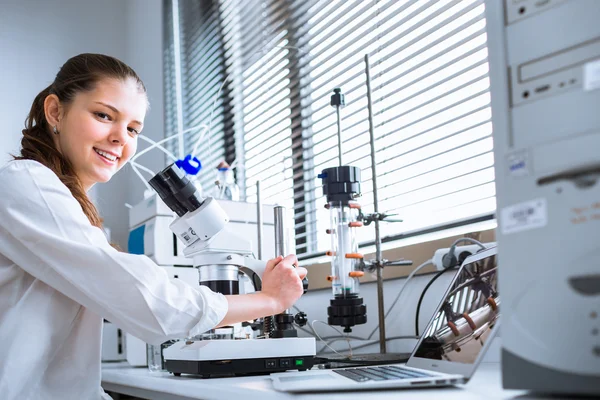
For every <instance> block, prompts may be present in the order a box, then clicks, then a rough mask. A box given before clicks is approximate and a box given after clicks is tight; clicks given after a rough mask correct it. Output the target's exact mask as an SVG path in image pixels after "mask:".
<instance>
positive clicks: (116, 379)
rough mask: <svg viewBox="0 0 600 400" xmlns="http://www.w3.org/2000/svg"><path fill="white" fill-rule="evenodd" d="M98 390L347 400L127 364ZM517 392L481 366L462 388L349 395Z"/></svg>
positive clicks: (255, 381)
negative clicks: (152, 370)
mask: <svg viewBox="0 0 600 400" xmlns="http://www.w3.org/2000/svg"><path fill="white" fill-rule="evenodd" d="M102 387H103V388H104V390H106V391H112V392H116V393H122V394H128V395H132V396H138V397H143V398H147V399H161V400H162V399H166V400H182V399H219V400H222V399H233V398H243V399H255V398H260V399H261V400H268V399H297V400H304V399H306V400H308V399H327V400H348V392H345V393H316V394H300V395H293V394H289V393H283V392H277V391H275V390H274V389H273V386H272V385H271V380H270V379H269V377H268V376H251V377H241V378H213V379H200V378H196V377H191V376H185V375H183V376H181V377H175V376H173V375H171V374H169V373H167V372H150V371H148V369H147V368H145V367H144V368H133V367H130V366H129V365H128V364H127V363H117V364H111V363H106V364H103V365H102ZM524 393H525V392H523V391H518V390H504V389H502V385H501V381H500V364H498V363H482V364H481V365H480V366H479V368H478V369H477V372H476V373H475V375H474V376H473V378H472V379H471V381H470V382H469V383H468V384H466V385H459V386H456V387H448V388H429V389H425V388H423V389H410V390H406V389H402V390H398V389H396V390H378V391H361V392H352V398H353V399H367V398H368V399H398V398H400V397H405V398H410V399H431V398H432V397H434V396H435V397H438V396H444V400H453V399H456V400H469V399H483V398H485V399H510V398H514V397H515V396H520V395H522V394H524Z"/></svg>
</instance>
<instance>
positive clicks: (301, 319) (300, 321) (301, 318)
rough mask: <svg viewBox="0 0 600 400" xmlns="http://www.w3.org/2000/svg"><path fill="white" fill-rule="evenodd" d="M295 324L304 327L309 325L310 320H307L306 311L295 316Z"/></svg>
mask: <svg viewBox="0 0 600 400" xmlns="http://www.w3.org/2000/svg"><path fill="white" fill-rule="evenodd" d="M294 322H295V323H296V325H298V326H304V325H306V324H307V323H308V318H306V313H305V312H304V311H300V312H299V313H298V314H296V315H295V316H294Z"/></svg>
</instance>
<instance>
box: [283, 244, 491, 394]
mask: <svg viewBox="0 0 600 400" xmlns="http://www.w3.org/2000/svg"><path fill="white" fill-rule="evenodd" d="M496 253H497V252H496V247H492V248H488V249H487V250H483V251H481V252H479V253H477V254H474V255H471V256H469V257H467V259H465V261H464V262H463V264H462V265H461V267H460V268H459V270H458V272H457V273H456V275H455V277H454V279H453V280H452V283H451V284H450V285H449V288H448V290H447V291H446V293H445V294H444V296H443V300H442V302H441V303H440V304H439V306H438V307H437V309H436V311H435V313H434V314H433V317H432V318H431V320H430V321H429V324H428V325H427V328H426V329H425V331H423V335H422V336H421V338H420V339H419V342H418V343H417V346H416V347H415V350H413V353H412V354H411V356H410V358H409V360H408V361H407V363H406V364H390V365H378V366H369V367H346V368H338V369H330V370H309V371H303V372H283V373H275V374H271V380H272V381H273V387H274V388H275V389H276V390H279V391H285V392H332V391H340V390H352V391H355V390H373V389H395V388H399V389H400V388H416V387H435V386H450V385H455V384H460V383H466V382H467V381H468V380H469V379H470V378H471V376H472V375H473V373H474V372H475V369H476V368H477V366H478V365H479V363H480V362H481V359H482V358H483V356H484V354H485V352H486V350H487V349H488V347H489V346H490V344H491V343H492V339H493V338H494V337H495V335H496V332H497V331H498V323H499V317H500V314H499V309H498V307H499V305H500V298H499V297H498V285H497V282H498V266H497V258H496Z"/></svg>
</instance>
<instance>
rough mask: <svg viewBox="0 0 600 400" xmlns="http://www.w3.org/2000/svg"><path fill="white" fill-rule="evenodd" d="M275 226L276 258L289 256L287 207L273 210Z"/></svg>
mask: <svg viewBox="0 0 600 400" xmlns="http://www.w3.org/2000/svg"><path fill="white" fill-rule="evenodd" d="M273 213H274V216H275V218H274V224H275V257H279V256H283V257H285V256H286V255H287V248H286V242H285V207H283V206H275V207H274V208H273ZM282 314H289V310H285V311H284V312H283V313H282Z"/></svg>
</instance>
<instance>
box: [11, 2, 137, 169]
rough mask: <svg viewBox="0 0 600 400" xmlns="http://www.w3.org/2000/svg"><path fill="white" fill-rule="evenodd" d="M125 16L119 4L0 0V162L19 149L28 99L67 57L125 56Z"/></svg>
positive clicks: (52, 78)
mask: <svg viewBox="0 0 600 400" xmlns="http://www.w3.org/2000/svg"><path fill="white" fill-rule="evenodd" d="M125 12H126V4H125V3H124V2H123V1H121V0H104V1H97V2H96V1H80V0H54V1H39V0H0V94H1V95H0V121H2V140H0V164H3V163H4V162H5V161H7V160H9V159H10V157H9V156H8V154H7V153H8V152H12V153H16V152H17V151H18V150H19V145H20V139H21V130H22V129H23V127H24V121H25V117H26V116H27V114H28V113H29V109H30V107H31V103H32V102H33V99H34V98H35V96H36V95H37V94H38V93H39V92H40V91H42V90H43V89H44V88H46V87H47V86H48V85H49V84H50V83H52V81H53V80H54V77H55V76H56V73H57V72H58V69H59V68H60V66H61V65H62V64H63V63H64V62H65V61H66V60H67V59H68V58H70V57H72V56H74V55H77V54H79V53H84V52H88V53H104V54H109V55H111V56H114V57H117V58H121V59H122V58H123V57H124V56H125V52H126V49H127V46H126V43H127V40H126V39H127V38H126V21H127V19H126V13H125Z"/></svg>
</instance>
